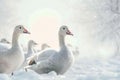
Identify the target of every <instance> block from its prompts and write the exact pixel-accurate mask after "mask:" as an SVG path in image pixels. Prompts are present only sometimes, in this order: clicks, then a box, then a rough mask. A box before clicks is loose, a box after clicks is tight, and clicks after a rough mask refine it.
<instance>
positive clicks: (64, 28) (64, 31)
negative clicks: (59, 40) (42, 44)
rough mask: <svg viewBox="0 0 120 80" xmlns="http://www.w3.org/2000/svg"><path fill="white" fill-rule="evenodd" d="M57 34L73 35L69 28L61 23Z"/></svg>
mask: <svg viewBox="0 0 120 80" xmlns="http://www.w3.org/2000/svg"><path fill="white" fill-rule="evenodd" d="M59 35H61V36H66V35H72V36H73V34H72V33H71V32H70V30H69V29H68V27H67V26H66V25H63V26H61V27H60V30H59Z"/></svg>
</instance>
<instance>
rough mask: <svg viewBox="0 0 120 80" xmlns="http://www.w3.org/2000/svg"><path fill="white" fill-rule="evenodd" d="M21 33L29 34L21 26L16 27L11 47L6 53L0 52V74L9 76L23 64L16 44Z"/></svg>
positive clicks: (21, 55)
mask: <svg viewBox="0 0 120 80" xmlns="http://www.w3.org/2000/svg"><path fill="white" fill-rule="evenodd" d="M22 33H27V34H29V32H28V31H27V30H26V29H25V28H24V27H23V26H22V25H18V26H16V27H15V29H14V32H13V36H12V47H11V48H10V49H8V50H6V51H0V73H7V74H10V73H12V72H13V71H15V70H16V69H18V68H19V67H20V66H21V65H22V64H23V61H24V53H23V52H22V50H21V47H20V46H19V43H18V39H19V36H20V34H22Z"/></svg>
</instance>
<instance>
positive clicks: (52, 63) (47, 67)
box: [25, 25, 74, 75]
mask: <svg viewBox="0 0 120 80" xmlns="http://www.w3.org/2000/svg"><path fill="white" fill-rule="evenodd" d="M58 35H59V46H60V50H59V51H55V50H44V51H42V52H40V53H38V54H37V55H39V54H42V53H48V54H51V53H53V55H52V56H50V57H49V58H48V59H46V60H41V61H39V56H37V57H38V58H37V59H36V60H34V59H31V60H30V61H29V64H30V65H29V66H27V67H25V70H26V71H27V70H28V69H31V70H34V71H35V72H37V73H39V74H44V73H49V72H51V71H55V72H56V73H57V74H58V75H59V74H64V73H65V72H66V71H67V70H68V69H69V68H70V66H71V65H72V63H73V62H74V56H73V53H72V52H71V51H70V50H69V49H68V47H67V46H66V44H65V37H66V35H73V34H72V33H71V32H70V31H69V29H68V27H67V26H65V25H63V26H61V27H60V29H59V33H58ZM34 62H37V64H33V63H34ZM32 64H33V65H32Z"/></svg>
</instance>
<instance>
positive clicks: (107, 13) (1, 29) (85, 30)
mask: <svg viewBox="0 0 120 80" xmlns="http://www.w3.org/2000/svg"><path fill="white" fill-rule="evenodd" d="M111 5H114V4H111V2H110V0H106V1H105V0H0V16H1V18H0V33H1V34H0V38H2V37H5V38H7V39H8V40H11V37H10V36H11V35H12V31H13V29H14V27H15V26H16V25H17V24H23V25H26V26H28V27H27V28H30V27H29V25H30V24H29V22H28V20H29V17H30V16H31V14H32V13H34V12H36V11H38V10H42V9H46V8H48V9H54V10H55V11H56V12H57V13H59V14H60V15H61V16H62V22H61V24H67V25H69V26H71V28H72V30H73V32H74V33H75V37H74V40H72V41H71V42H73V43H76V42H77V43H78V44H77V46H79V48H80V54H81V55H85V56H91V55H94V56H95V57H96V56H99V57H104V56H110V55H111V54H114V52H115V50H116V38H115V37H114V36H115V35H116V34H115V35H114V34H113V33H114V32H113V29H115V32H117V31H116V29H118V26H117V25H119V21H120V18H119V17H120V16H119V15H117V14H115V13H113V12H112V11H111ZM113 26H114V27H113ZM111 27H112V28H111ZM118 34H119V32H118ZM118 40H119V39H117V41H118ZM86 54H87V55H86Z"/></svg>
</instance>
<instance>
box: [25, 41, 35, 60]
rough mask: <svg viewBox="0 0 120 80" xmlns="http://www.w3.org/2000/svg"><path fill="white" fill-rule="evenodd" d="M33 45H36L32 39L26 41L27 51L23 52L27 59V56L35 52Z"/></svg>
mask: <svg viewBox="0 0 120 80" xmlns="http://www.w3.org/2000/svg"><path fill="white" fill-rule="evenodd" d="M35 45H37V43H36V42H35V41H33V40H30V41H29V42H28V51H27V53H26V54H25V59H27V58H28V57H30V56H31V55H32V54H33V53H35V52H34V49H33V47H34V46H35Z"/></svg>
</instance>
